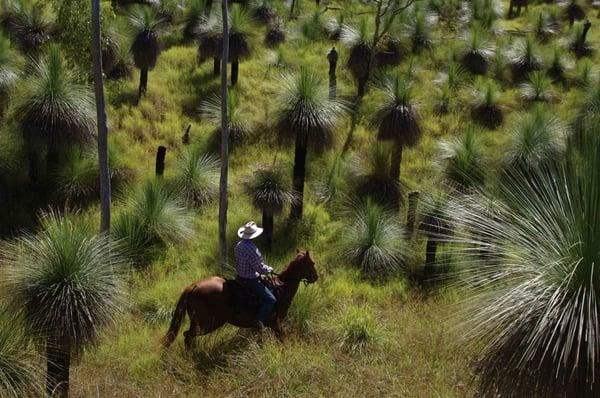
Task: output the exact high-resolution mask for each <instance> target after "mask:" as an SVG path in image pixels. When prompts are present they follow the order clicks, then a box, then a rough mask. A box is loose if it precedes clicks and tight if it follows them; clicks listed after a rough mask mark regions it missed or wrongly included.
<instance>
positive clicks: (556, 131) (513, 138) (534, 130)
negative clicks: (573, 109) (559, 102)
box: [504, 105, 568, 170]
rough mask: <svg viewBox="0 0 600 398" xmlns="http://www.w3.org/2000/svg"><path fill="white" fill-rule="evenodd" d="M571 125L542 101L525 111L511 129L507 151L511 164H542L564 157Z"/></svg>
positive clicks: (527, 168) (526, 166)
mask: <svg viewBox="0 0 600 398" xmlns="http://www.w3.org/2000/svg"><path fill="white" fill-rule="evenodd" d="M567 136H568V129H567V127H566V126H565V124H564V123H563V122H562V121H561V120H560V119H558V118H557V117H556V115H554V114H553V113H552V110H551V109H550V108H548V107H546V106H543V105H538V106H536V107H534V108H533V109H532V110H531V111H530V112H528V113H524V114H521V115H520V116H519V118H518V119H517V121H516V122H515V124H514V126H513V127H512V129H511V131H510V141H509V144H508V146H507V148H506V152H505V154H504V163H505V164H506V165H507V167H509V168H513V167H521V168H524V170H530V169H533V168H539V167H541V166H544V165H547V164H548V163H551V162H552V161H554V160H555V159H559V158H561V157H562V155H563V154H564V151H565V145H566V140H567Z"/></svg>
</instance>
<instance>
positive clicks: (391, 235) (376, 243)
mask: <svg viewBox="0 0 600 398" xmlns="http://www.w3.org/2000/svg"><path fill="white" fill-rule="evenodd" d="M350 216H351V220H352V221H351V223H350V225H349V226H347V227H346V229H345V231H344V233H343V235H342V237H341V249H342V255H343V256H345V257H344V258H347V259H348V261H349V262H350V263H352V264H353V265H354V266H356V267H358V268H359V269H360V270H361V272H362V274H363V276H365V277H367V278H369V279H374V280H377V279H382V278H385V277H386V276H389V275H391V274H394V273H396V272H398V271H399V270H400V269H401V268H402V266H403V264H404V261H405V260H406V258H407V254H408V251H407V250H408V247H407V245H406V243H405V241H404V229H403V227H402V225H401V224H400V223H399V222H398V220H397V219H396V217H395V215H394V214H393V213H391V212H388V211H386V210H384V208H382V207H381V206H379V205H377V204H375V203H374V202H372V201H370V200H367V201H365V202H362V203H359V204H356V205H354V206H353V208H352V209H351V211H350Z"/></svg>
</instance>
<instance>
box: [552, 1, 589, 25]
mask: <svg viewBox="0 0 600 398" xmlns="http://www.w3.org/2000/svg"><path fill="white" fill-rule="evenodd" d="M558 4H559V5H560V6H561V8H562V9H563V13H564V17H565V19H567V20H568V21H569V23H570V24H571V25H573V22H575V21H581V20H582V19H584V18H585V10H584V9H583V7H584V6H583V1H581V0H559V1H558Z"/></svg>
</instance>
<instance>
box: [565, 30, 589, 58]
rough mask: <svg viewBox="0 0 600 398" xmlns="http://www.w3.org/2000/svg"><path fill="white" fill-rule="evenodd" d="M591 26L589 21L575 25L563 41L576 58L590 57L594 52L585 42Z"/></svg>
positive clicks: (587, 42)
mask: <svg viewBox="0 0 600 398" xmlns="http://www.w3.org/2000/svg"><path fill="white" fill-rule="evenodd" d="M591 26H592V23H591V22H590V21H586V22H585V23H577V24H575V25H574V26H573V28H572V29H571V32H570V33H569V36H567V38H566V40H565V44H566V47H567V48H568V49H569V50H570V51H571V52H572V53H573V54H575V56H576V57H577V58H581V57H586V56H590V55H591V54H592V53H593V52H594V46H593V45H592V44H591V43H590V42H589V41H588V40H587V36H588V33H589V30H590V28H591Z"/></svg>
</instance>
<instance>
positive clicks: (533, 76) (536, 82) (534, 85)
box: [519, 72, 555, 102]
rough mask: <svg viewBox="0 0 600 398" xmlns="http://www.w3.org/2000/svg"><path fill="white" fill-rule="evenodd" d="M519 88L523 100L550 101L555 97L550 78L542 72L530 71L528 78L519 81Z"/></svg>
mask: <svg viewBox="0 0 600 398" xmlns="http://www.w3.org/2000/svg"><path fill="white" fill-rule="evenodd" d="M519 89H520V95H521V99H522V100H524V101H540V102H550V101H552V100H553V99H554V97H555V94H554V90H553V88H552V79H551V78H550V77H549V76H548V75H546V74H545V73H544V72H533V73H530V74H529V79H528V80H527V81H526V82H523V83H521V85H520V87H519Z"/></svg>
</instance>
